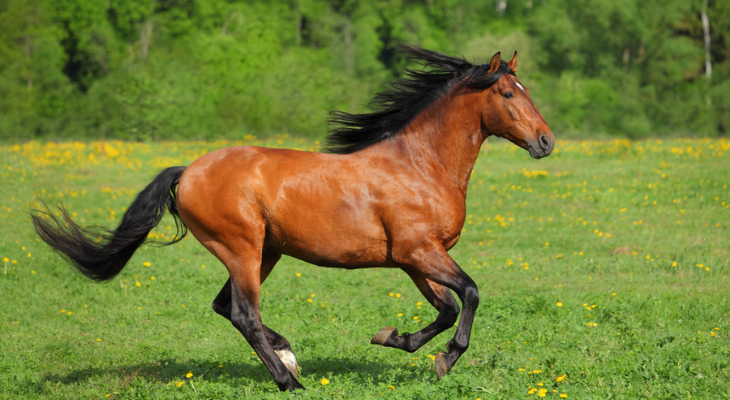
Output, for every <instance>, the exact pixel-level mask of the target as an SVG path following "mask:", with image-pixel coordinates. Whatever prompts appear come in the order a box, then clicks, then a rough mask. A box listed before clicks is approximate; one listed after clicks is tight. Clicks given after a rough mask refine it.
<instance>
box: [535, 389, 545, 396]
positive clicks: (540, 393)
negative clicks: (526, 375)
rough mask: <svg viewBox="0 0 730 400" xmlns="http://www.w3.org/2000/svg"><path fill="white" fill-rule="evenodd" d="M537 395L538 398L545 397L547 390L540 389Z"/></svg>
mask: <svg viewBox="0 0 730 400" xmlns="http://www.w3.org/2000/svg"><path fill="white" fill-rule="evenodd" d="M537 395H538V396H540V397H545V396H546V395H547V389H545V388H542V389H540V390H538V391H537Z"/></svg>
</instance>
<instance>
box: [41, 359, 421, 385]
mask: <svg viewBox="0 0 730 400" xmlns="http://www.w3.org/2000/svg"><path fill="white" fill-rule="evenodd" d="M299 363H300V364H299V365H300V368H301V370H300V371H301V372H300V376H299V378H300V380H306V379H307V378H310V379H311V378H314V379H316V380H319V379H320V378H322V377H327V378H329V379H332V378H335V379H337V378H340V377H341V378H342V379H345V380H347V381H350V382H352V383H354V384H356V385H358V384H362V385H373V384H375V385H378V384H383V383H388V384H395V383H405V382H408V381H410V380H412V379H413V378H414V377H415V375H414V374H419V375H420V374H428V373H429V372H431V371H428V370H423V371H414V370H411V369H406V368H403V367H402V366H399V365H396V364H394V363H389V362H382V361H373V360H362V359H357V360H356V359H353V358H352V357H349V358H348V357H315V358H305V359H300V360H299ZM219 365H223V364H219V363H218V362H211V361H208V360H195V359H190V360H185V361H179V360H176V359H171V358H165V359H160V360H158V361H156V362H150V363H145V364H134V365H119V366H112V367H106V368H104V367H101V368H94V367H91V368H81V369H77V370H74V371H71V372H70V373H68V374H66V375H61V374H48V375H46V376H44V377H43V378H42V381H43V383H42V384H54V383H61V384H63V385H76V384H79V383H84V382H89V381H95V380H99V379H109V378H113V377H117V378H119V379H120V380H122V386H127V385H129V384H130V383H131V382H132V381H133V380H135V379H136V378H142V379H144V380H147V381H152V382H158V383H168V382H174V381H183V380H185V375H186V374H187V373H188V372H189V371H192V372H193V376H194V377H195V379H196V381H200V380H202V381H209V382H220V381H224V382H228V383H230V384H232V385H251V384H254V385H268V384H271V385H273V384H274V379H273V377H272V376H271V374H269V371H268V370H267V369H266V367H265V366H264V365H263V364H262V363H261V362H259V361H258V360H257V361H256V362H253V361H252V362H250V363H248V362H245V361H244V362H233V363H231V362H226V363H225V364H224V365H223V366H222V367H219ZM434 378H435V376H434ZM305 385H306V384H305Z"/></svg>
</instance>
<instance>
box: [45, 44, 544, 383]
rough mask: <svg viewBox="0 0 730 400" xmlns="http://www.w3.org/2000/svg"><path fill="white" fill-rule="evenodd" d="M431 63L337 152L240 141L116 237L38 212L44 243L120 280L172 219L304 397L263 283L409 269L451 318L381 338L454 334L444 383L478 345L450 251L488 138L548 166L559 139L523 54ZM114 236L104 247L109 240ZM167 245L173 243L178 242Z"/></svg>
mask: <svg viewBox="0 0 730 400" xmlns="http://www.w3.org/2000/svg"><path fill="white" fill-rule="evenodd" d="M400 50H401V51H402V52H404V53H405V54H406V55H407V56H409V57H410V58H411V59H412V60H415V61H417V62H420V64H421V65H422V66H423V68H422V69H420V70H406V72H405V76H404V77H403V78H401V79H400V80H398V81H396V82H394V83H392V84H391V87H390V88H389V89H386V90H384V91H382V92H380V93H378V94H377V95H376V96H375V98H374V99H373V102H372V103H371V111H372V112H371V113H365V114H349V113H344V112H334V113H333V116H332V122H333V123H334V127H333V131H332V132H331V134H330V136H329V137H328V142H327V143H328V150H329V152H328V153H317V152H306V151H294V150H286V149H270V148H262V147H254V146H238V147H231V148H224V149H220V150H216V151H213V152H211V153H208V154H206V155H203V156H202V157H200V158H198V159H197V160H195V161H194V162H193V163H192V164H190V166H188V167H171V168H167V169H165V170H164V171H162V172H161V173H160V174H159V175H158V176H157V177H156V178H155V179H154V180H153V181H152V183H150V184H149V185H148V186H147V187H146V188H145V189H144V190H142V191H141V192H140V193H139V195H138V196H137V197H136V198H135V200H134V202H133V203H132V205H131V206H130V207H129V208H128V210H127V211H126V212H125V214H124V216H123V218H122V221H121V223H120V224H119V226H118V227H117V228H116V229H115V230H103V229H100V228H82V227H80V226H79V225H77V224H75V223H74V222H73V221H72V220H71V218H70V217H69V215H68V213H67V212H66V210H65V209H64V208H63V207H61V206H59V208H60V210H61V212H62V213H61V217H60V218H57V217H55V216H54V215H53V214H52V213H51V212H50V210H48V209H47V208H46V210H45V211H43V212H42V213H40V214H36V215H33V216H32V218H33V223H34V225H35V229H36V231H37V233H38V234H39V235H40V237H41V238H42V239H43V240H44V241H45V242H46V243H48V244H49V245H50V246H51V247H53V248H54V249H55V250H56V251H58V252H59V253H60V254H61V255H62V256H63V257H65V258H66V259H67V260H68V261H70V262H71V263H73V264H74V265H75V266H76V267H77V268H78V269H79V270H80V271H81V272H82V273H83V274H84V275H86V276H87V277H89V278H91V279H93V280H97V281H104V280H109V279H111V278H113V277H114V276H115V275H117V274H118V273H119V272H120V271H121V270H122V268H123V267H124V266H125V264H126V263H127V262H128V261H129V259H130V258H131V256H132V254H133V253H134V252H135V251H136V250H137V249H138V248H139V247H140V246H141V245H142V244H143V243H144V242H145V240H146V238H147V235H148V233H149V232H150V231H151V230H152V229H153V228H154V227H155V226H156V225H157V224H158V223H159V222H160V219H161V218H162V215H163V214H164V212H165V211H166V210H167V211H169V212H170V213H171V214H172V215H173V217H174V218H175V222H176V224H177V225H178V235H177V236H176V237H175V239H174V240H173V241H172V242H171V243H175V242H177V241H179V240H180V239H182V237H183V236H184V235H185V234H186V233H187V231H188V230H189V231H190V232H192V234H193V235H194V236H195V237H196V238H197V239H198V241H199V242H200V243H201V244H202V245H203V246H205V248H206V249H208V250H209V251H210V252H211V253H213V255H215V256H216V257H217V258H218V259H219V260H220V261H221V262H222V263H223V265H225V267H226V268H227V269H228V272H229V274H230V277H229V279H228V281H227V282H226V283H225V285H224V286H223V288H222V289H221V291H220V293H219V294H218V296H217V297H216V299H215V300H214V302H213V309H214V310H215V312H217V313H218V314H220V315H222V316H224V317H225V318H227V319H228V320H230V321H231V323H232V324H233V325H234V326H235V327H236V328H237V329H238V330H239V331H240V332H241V333H242V334H243V336H244V337H245V338H246V340H247V341H248V343H249V344H250V345H251V347H253V349H254V350H255V351H256V354H257V355H258V356H259V358H260V359H261V361H262V362H263V363H264V365H266V368H268V369H269V371H270V372H271V375H273V377H274V380H275V381H276V384H277V385H278V386H279V389H280V390H282V391H283V390H295V389H303V388H304V387H303V386H302V385H301V384H300V383H299V381H298V380H297V370H298V366H297V363H296V358H295V357H294V354H293V352H292V350H291V347H290V345H289V342H288V341H287V340H286V339H285V338H284V337H283V336H282V335H280V334H279V333H277V332H275V331H273V330H272V329H270V328H268V327H267V326H266V325H264V324H263V323H262V322H261V315H260V311H259V296H260V294H261V290H260V288H261V284H262V283H263V282H264V281H265V280H266V278H267V277H268V276H269V274H270V273H271V270H272V268H274V266H275V265H276V263H277V261H279V259H280V258H281V256H282V255H287V256H290V257H295V258H298V259H300V260H304V261H306V262H309V263H312V264H316V265H319V266H324V267H332V268H348V269H355V268H373V267H386V268H399V269H401V270H403V271H404V272H405V273H406V274H408V276H409V277H410V278H411V279H412V280H413V282H414V283H415V284H416V286H417V287H418V289H419V290H420V291H421V293H422V294H423V296H424V297H425V298H426V299H427V300H428V301H429V303H431V305H432V306H433V307H435V308H436V309H437V310H438V312H439V314H438V317H437V318H436V320H435V321H433V322H432V323H431V324H429V325H428V326H426V327H425V328H424V329H422V330H421V331H419V332H415V333H402V334H399V332H398V330H397V329H395V328H393V327H386V328H383V329H382V330H381V331H380V332H378V333H377V334H376V335H375V336H374V337H373V338H372V340H371V343H372V344H377V345H382V346H387V347H394V348H397V349H401V350H405V351H408V352H414V351H416V350H417V349H419V348H420V347H421V346H423V345H424V344H425V343H427V342H428V341H429V340H431V339H433V338H434V337H435V336H436V335H438V334H439V333H441V332H443V331H445V330H446V329H447V328H449V327H451V326H453V325H454V324H455V322H456V320H457V316H458V315H459V311H460V310H459V305H458V304H457V302H456V300H455V299H454V297H453V296H452V294H451V291H454V292H455V293H456V294H457V295H458V296H459V298H460V300H461V302H462V307H463V311H462V312H461V319H460V320H459V325H458V328H457V329H456V333H455V334H454V337H453V338H452V339H451V340H450V341H449V342H448V344H447V351H446V352H443V351H442V352H439V353H438V355H437V356H436V358H435V371H436V376H437V378H438V379H439V380H440V379H441V377H442V376H443V375H444V374H446V373H447V372H448V371H449V370H451V368H452V367H453V366H454V364H455V363H456V361H457V360H458V359H459V357H460V356H461V355H462V354H463V353H464V352H465V351H466V350H467V348H468V347H469V336H470V333H471V327H472V322H473V320H474V314H475V311H476V309H477V306H478V304H479V294H478V290H477V285H476V284H475V283H474V281H473V280H472V279H471V278H470V277H469V276H468V275H467V274H466V273H465V272H464V271H463V270H462V269H461V268H460V267H459V265H458V264H457V263H456V262H455V261H454V260H453V259H452V258H451V257H450V256H449V254H448V253H447V251H448V250H449V249H451V248H452V247H453V246H454V245H455V244H456V242H457V241H458V240H459V236H460V234H461V229H462V227H463V225H464V219H465V215H466V193H467V188H468V187H469V176H470V174H471V171H472V168H473V167H474V163H475V161H476V158H477V156H478V154H479V150H480V147H481V145H482V143H483V142H484V140H485V139H486V138H487V137H488V136H490V135H495V136H498V137H503V138H507V139H508V140H510V141H511V142H512V143H514V144H516V145H517V146H519V147H521V148H523V149H525V150H527V151H529V153H530V155H531V156H532V157H533V158H536V159H538V158H542V157H545V156H547V155H549V154H550V153H551V152H552V150H553V146H554V138H553V133H552V131H551V130H550V128H549V127H548V125H547V123H546V122H545V119H544V118H543V117H542V115H541V114H540V112H538V110H537V109H536V108H535V105H534V104H533V102H532V100H531V99H530V92H529V90H527V89H526V88H525V87H524V86H523V85H522V84H521V83H520V82H519V80H518V79H517V77H516V75H515V72H516V71H517V53H516V52H515V54H514V56H513V57H512V59H511V60H510V61H509V62H504V61H502V60H501V59H500V53H497V54H495V55H494V56H493V57H492V59H491V61H490V62H489V63H488V64H482V65H474V64H472V63H469V62H468V61H466V60H465V59H463V58H457V57H450V56H446V55H443V54H439V53H437V52H434V51H430V50H425V49H421V48H418V47H413V46H407V45H403V46H401V48H400ZM99 235H101V236H102V240H101V241H98V240H97V238H98V237H99ZM171 243H167V244H171Z"/></svg>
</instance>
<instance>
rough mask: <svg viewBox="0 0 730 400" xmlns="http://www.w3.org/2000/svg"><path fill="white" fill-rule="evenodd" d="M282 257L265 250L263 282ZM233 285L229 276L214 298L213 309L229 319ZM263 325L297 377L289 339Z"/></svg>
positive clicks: (262, 264)
mask: <svg viewBox="0 0 730 400" xmlns="http://www.w3.org/2000/svg"><path fill="white" fill-rule="evenodd" d="M280 258H281V254H278V253H268V252H266V251H264V252H263V255H262V259H261V273H260V275H261V283H264V280H266V278H267V277H268V275H269V273H271V270H272V269H273V268H274V265H276V262H277V261H279V259H280ZM231 286H232V285H231V278H228V280H227V281H226V283H225V284H224V285H223V288H222V289H221V291H220V293H218V296H216V298H215V300H213V311H215V312H217V313H218V314H220V315H221V316H223V317H225V318H226V319H227V320H229V321H230V320H231V310H232V308H233V305H232V296H231ZM262 326H263V329H264V335H265V336H266V341H268V342H269V344H270V345H271V347H272V348H273V349H274V352H275V353H276V355H277V356H278V357H279V359H280V360H281V361H282V362H283V363H284V365H285V366H286V367H287V368H288V369H289V371H291V373H292V374H293V375H294V377H295V378H296V377H297V375H298V373H297V372H298V369H299V368H298V365H297V360H296V357H294V352H293V351H292V349H291V346H290V344H289V341H288V340H286V338H285V337H284V336H281V335H280V334H278V333H277V332H276V331H274V330H273V329H271V328H269V327H268V326H266V325H263V324H262Z"/></svg>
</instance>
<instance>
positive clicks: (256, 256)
mask: <svg viewBox="0 0 730 400" xmlns="http://www.w3.org/2000/svg"><path fill="white" fill-rule="evenodd" d="M262 233H263V232H262ZM261 237H262V238H263V235H262V236H261ZM206 247H207V246H206ZM211 247H212V248H213V250H214V251H215V252H214V254H215V255H216V256H217V257H218V259H220V260H221V261H222V262H223V264H225V266H226V268H228V272H229V273H230V275H231V284H230V295H231V302H230V304H231V314H230V320H231V323H232V324H233V326H235V327H236V328H237V329H238V330H239V331H240V332H241V334H243V337H245V338H246V341H248V343H249V344H250V345H251V347H253V349H254V351H255V352H256V355H258V356H259V358H260V359H261V361H262V362H263V363H264V365H265V366H266V368H268V370H269V372H270V373H271V375H272V376H273V377H274V380H275V381H276V384H277V385H278V386H279V389H280V390H282V391H283V390H295V389H304V386H302V384H301V383H299V381H297V379H296V378H295V377H294V374H292V373H291V371H290V370H289V369H288V368H287V367H286V365H284V363H283V362H282V361H281V360H280V359H279V357H278V356H277V354H276V352H275V350H274V348H273V347H272V346H271V343H269V341H268V340H267V338H266V333H265V332H266V330H265V329H264V325H263V324H262V323H261V313H260V312H259V295H260V292H261V275H260V272H261V261H262V254H261V248H260V247H258V248H257V247H256V246H255V245H253V244H252V243H250V242H247V241H245V240H241V242H237V243H236V244H235V247H232V246H230V245H224V244H223V243H218V245H211ZM222 297H225V293H224V294H223V296H222Z"/></svg>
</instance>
